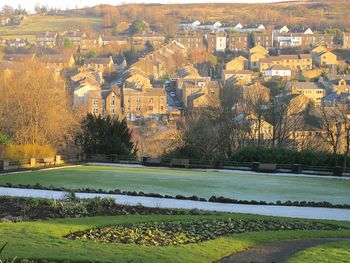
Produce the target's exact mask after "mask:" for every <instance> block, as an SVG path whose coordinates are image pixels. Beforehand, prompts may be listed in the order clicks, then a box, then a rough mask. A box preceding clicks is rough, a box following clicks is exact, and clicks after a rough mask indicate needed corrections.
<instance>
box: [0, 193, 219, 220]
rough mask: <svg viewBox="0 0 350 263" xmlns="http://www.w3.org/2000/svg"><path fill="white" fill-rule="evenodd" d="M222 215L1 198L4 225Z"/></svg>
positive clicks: (107, 202) (101, 202)
mask: <svg viewBox="0 0 350 263" xmlns="http://www.w3.org/2000/svg"><path fill="white" fill-rule="evenodd" d="M208 214H220V213H215V212H208V211H201V210H198V209H192V210H185V209H164V208H150V207H144V206H142V205H137V206H127V205H121V204H116V202H115V200H114V199H109V198H92V199H78V198H76V197H75V195H74V194H70V195H67V197H66V199H64V200H52V199H41V198H27V197H8V196H0V222H20V221H31V220H38V219H49V218H65V217H85V216H115V215H208Z"/></svg>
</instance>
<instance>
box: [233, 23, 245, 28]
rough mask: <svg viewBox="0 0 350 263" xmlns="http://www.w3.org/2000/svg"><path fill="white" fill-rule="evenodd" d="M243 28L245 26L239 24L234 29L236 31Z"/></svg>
mask: <svg viewBox="0 0 350 263" xmlns="http://www.w3.org/2000/svg"><path fill="white" fill-rule="evenodd" d="M242 28H243V26H242V24H241V23H238V24H237V25H235V26H234V29H236V30H240V29H242Z"/></svg>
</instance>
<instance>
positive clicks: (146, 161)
mask: <svg viewBox="0 0 350 263" xmlns="http://www.w3.org/2000/svg"><path fill="white" fill-rule="evenodd" d="M161 162H162V159H161V158H151V157H143V159H142V164H143V165H151V166H153V165H155V166H159V165H160V164H161Z"/></svg>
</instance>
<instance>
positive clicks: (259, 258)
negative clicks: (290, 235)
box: [216, 238, 350, 263]
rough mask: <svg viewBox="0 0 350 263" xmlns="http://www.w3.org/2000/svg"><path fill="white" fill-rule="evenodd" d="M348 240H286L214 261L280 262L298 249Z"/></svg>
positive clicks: (225, 262) (223, 262) (235, 262)
mask: <svg viewBox="0 0 350 263" xmlns="http://www.w3.org/2000/svg"><path fill="white" fill-rule="evenodd" d="M342 240H350V238H319V239H304V240H303V239H297V240H286V241H279V242H274V243H269V244H265V245H259V246H256V247H252V248H249V249H247V250H245V251H242V252H238V253H234V254H231V255H230V256H227V257H224V258H222V259H220V260H218V261H216V263H282V262H284V261H286V260H287V259H289V258H290V257H292V256H293V255H294V254H296V253H297V252H299V251H302V250H305V249H307V248H310V247H314V246H318V245H321V244H324V243H328V242H334V241H342Z"/></svg>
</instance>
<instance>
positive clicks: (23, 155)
mask: <svg viewBox="0 0 350 263" xmlns="http://www.w3.org/2000/svg"><path fill="white" fill-rule="evenodd" d="M5 152H6V153H5V155H6V158H8V159H10V160H12V161H21V160H24V159H29V158H37V159H42V158H46V157H53V156H55V155H56V150H55V149H54V148H53V147H52V146H50V145H33V144H26V145H16V144H9V145H7V146H6V150H5Z"/></svg>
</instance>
